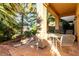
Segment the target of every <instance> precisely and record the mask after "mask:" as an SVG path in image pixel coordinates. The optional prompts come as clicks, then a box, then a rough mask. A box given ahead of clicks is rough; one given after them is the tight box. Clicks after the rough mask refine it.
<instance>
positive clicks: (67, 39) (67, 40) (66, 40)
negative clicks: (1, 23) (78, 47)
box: [59, 34, 75, 46]
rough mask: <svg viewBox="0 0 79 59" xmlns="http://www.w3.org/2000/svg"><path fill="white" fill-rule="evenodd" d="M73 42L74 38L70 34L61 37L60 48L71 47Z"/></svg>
mask: <svg viewBox="0 0 79 59" xmlns="http://www.w3.org/2000/svg"><path fill="white" fill-rule="evenodd" d="M74 41H75V36H74V35H72V34H65V35H62V36H61V38H60V40H59V42H60V46H72V45H73V44H74Z"/></svg>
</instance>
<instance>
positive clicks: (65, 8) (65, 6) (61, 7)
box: [37, 3, 79, 55]
mask: <svg viewBox="0 0 79 59" xmlns="http://www.w3.org/2000/svg"><path fill="white" fill-rule="evenodd" d="M78 10H79V4H77V3H44V4H37V12H38V15H39V17H41V19H42V22H41V31H40V38H42V39H46V40H48V38H49V37H53V38H54V37H56V38H55V39H56V40H57V41H56V42H55V43H56V46H55V47H56V51H55V52H57V50H58V45H61V46H59V47H60V49H61V51H63V49H65V51H63V52H67V51H66V50H67V49H66V48H69V47H71V48H70V50H71V51H72V52H73V49H74V46H75V47H77V48H78V45H79V28H78V27H79V11H78ZM48 12H49V13H51V14H52V15H53V16H54V17H55V30H56V31H57V33H55V34H58V35H52V34H53V33H47V29H48V27H47V13H48ZM73 15H74V16H75V17H74V34H71V35H73V36H74V40H73V38H71V41H73V43H72V45H71V46H69V45H67V46H62V44H61V38H60V37H58V36H62V35H69V34H62V35H60V19H61V18H62V17H66V16H73ZM73 36H71V37H73ZM64 38H65V37H64ZM68 38H69V37H67V38H66V39H68ZM58 39H60V40H58ZM75 40H76V41H77V42H76V45H75ZM58 42H59V43H58ZM53 43H54V42H53ZM64 43H65V42H64ZM51 45H53V44H51ZM53 50H54V49H53ZM76 51H77V50H76ZM77 52H78V51H77ZM73 54H74V55H75V52H73ZM58 55H59V53H58Z"/></svg>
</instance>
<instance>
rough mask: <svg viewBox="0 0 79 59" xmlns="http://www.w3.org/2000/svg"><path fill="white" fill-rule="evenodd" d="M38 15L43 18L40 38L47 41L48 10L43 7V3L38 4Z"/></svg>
mask: <svg viewBox="0 0 79 59" xmlns="http://www.w3.org/2000/svg"><path fill="white" fill-rule="evenodd" d="M37 13H38V16H39V17H40V18H41V30H40V38H41V39H47V8H46V7H45V6H44V5H43V3H38V4H37Z"/></svg>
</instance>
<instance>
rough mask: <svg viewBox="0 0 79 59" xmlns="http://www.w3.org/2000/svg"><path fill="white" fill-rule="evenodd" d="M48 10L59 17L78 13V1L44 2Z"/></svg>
mask: <svg viewBox="0 0 79 59" xmlns="http://www.w3.org/2000/svg"><path fill="white" fill-rule="evenodd" d="M44 5H45V6H46V8H47V9H48V11H49V12H50V13H51V14H53V15H58V16H59V17H63V16H71V15H75V14H76V9H77V3H44Z"/></svg>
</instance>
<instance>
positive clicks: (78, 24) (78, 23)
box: [75, 4, 79, 44]
mask: <svg viewBox="0 0 79 59" xmlns="http://www.w3.org/2000/svg"><path fill="white" fill-rule="evenodd" d="M75 28H76V35H77V41H78V44H79V4H77V10H76V27H75Z"/></svg>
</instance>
